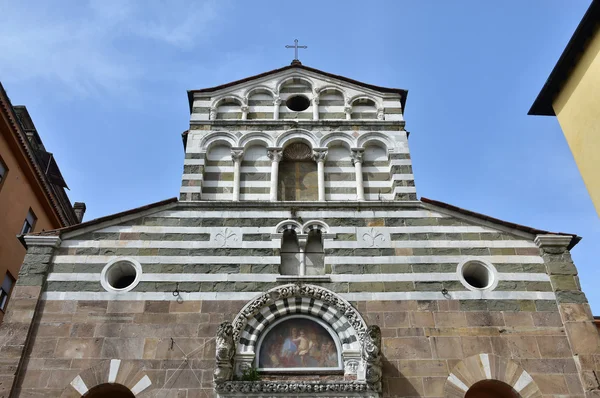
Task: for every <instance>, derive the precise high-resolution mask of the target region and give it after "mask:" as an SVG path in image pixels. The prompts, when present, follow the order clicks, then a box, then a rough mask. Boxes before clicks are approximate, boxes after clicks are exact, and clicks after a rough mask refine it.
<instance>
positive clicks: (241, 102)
mask: <svg viewBox="0 0 600 398" xmlns="http://www.w3.org/2000/svg"><path fill="white" fill-rule="evenodd" d="M225 101H234V102H237V103H238V104H239V105H240V106H242V105H244V100H243V99H242V98H240V97H238V96H237V95H234V94H227V95H224V96H222V97H219V98H217V99H215V100H214V101H213V104H212V106H211V108H215V109H216V108H218V107H219V105H221V104H222V103H223V102H225Z"/></svg>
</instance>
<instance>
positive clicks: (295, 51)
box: [285, 39, 308, 61]
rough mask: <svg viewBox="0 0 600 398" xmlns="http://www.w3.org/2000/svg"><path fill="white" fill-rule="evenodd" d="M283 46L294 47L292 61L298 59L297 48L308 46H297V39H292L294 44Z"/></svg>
mask: <svg viewBox="0 0 600 398" xmlns="http://www.w3.org/2000/svg"><path fill="white" fill-rule="evenodd" d="M285 48H293V49H294V61H298V49H299V48H308V46H299V45H298V39H294V45H293V46H290V45H287V46H285Z"/></svg>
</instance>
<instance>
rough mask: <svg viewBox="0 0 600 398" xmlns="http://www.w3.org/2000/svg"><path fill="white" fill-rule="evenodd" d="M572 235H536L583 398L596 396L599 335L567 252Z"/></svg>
mask: <svg viewBox="0 0 600 398" xmlns="http://www.w3.org/2000/svg"><path fill="white" fill-rule="evenodd" d="M572 238H573V237H572V236H563V235H538V236H537V237H536V238H535V243H536V244H537V245H538V246H539V247H540V249H541V250H542V257H543V259H544V264H545V266H546V272H547V273H548V275H549V276H550V282H551V284H552V290H553V291H554V293H555V294H556V301H557V304H558V308H559V311H560V315H561V319H562V322H563V325H564V327H565V331H566V333H567V338H568V340H569V345H570V346H571V352H572V353H573V359H574V360H575V363H576V364H577V367H578V371H579V377H580V380H581V383H582V386H583V389H584V391H585V395H586V397H592V396H594V397H598V396H600V381H599V380H600V362H599V361H600V336H599V334H598V330H597V329H596V326H595V325H594V323H593V316H592V312H591V310H590V306H589V304H588V301H587V299H586V297H585V294H584V293H583V292H582V291H581V286H580V285H579V277H578V276H577V269H576V268H575V264H573V260H572V259H571V254H570V253H569V250H568V249H567V247H568V245H569V243H570V242H571V240H572Z"/></svg>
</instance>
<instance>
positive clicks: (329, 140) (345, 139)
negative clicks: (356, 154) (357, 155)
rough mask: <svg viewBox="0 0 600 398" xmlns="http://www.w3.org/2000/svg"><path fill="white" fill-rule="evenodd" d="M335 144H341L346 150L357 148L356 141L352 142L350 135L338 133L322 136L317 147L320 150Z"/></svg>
mask: <svg viewBox="0 0 600 398" xmlns="http://www.w3.org/2000/svg"><path fill="white" fill-rule="evenodd" d="M335 142H342V143H343V144H344V145H343V146H347V148H348V150H350V149H351V148H355V147H356V146H357V143H356V140H354V139H353V138H352V137H351V136H350V135H348V134H346V133H339V132H334V133H329V134H327V135H325V136H323V137H322V138H321V142H320V143H319V146H320V147H321V148H329V146H330V145H332V144H334V143H335Z"/></svg>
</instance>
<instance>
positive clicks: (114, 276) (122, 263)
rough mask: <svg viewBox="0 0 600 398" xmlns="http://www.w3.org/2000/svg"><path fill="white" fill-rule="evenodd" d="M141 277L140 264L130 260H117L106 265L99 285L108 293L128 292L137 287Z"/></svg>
mask: <svg viewBox="0 0 600 398" xmlns="http://www.w3.org/2000/svg"><path fill="white" fill-rule="evenodd" d="M141 276H142V266H141V265H140V263H138V262H137V261H136V260H134V259H131V258H117V259H114V260H112V261H111V262H109V263H108V264H106V266H105V267H104V269H103V270H102V274H101V275H100V283H101V284H102V287H104V289H106V290H107V291H109V292H128V291H130V290H131V289H133V288H134V287H136V286H137V284H138V283H139V282H140V278H141Z"/></svg>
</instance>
